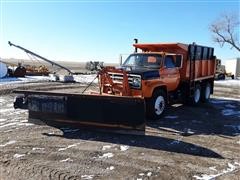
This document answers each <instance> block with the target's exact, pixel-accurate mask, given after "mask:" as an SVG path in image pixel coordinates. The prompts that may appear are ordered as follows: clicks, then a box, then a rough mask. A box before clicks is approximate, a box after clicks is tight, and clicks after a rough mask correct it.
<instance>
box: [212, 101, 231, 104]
mask: <svg viewBox="0 0 240 180" xmlns="http://www.w3.org/2000/svg"><path fill="white" fill-rule="evenodd" d="M210 102H211V103H212V104H224V103H228V101H223V100H210Z"/></svg>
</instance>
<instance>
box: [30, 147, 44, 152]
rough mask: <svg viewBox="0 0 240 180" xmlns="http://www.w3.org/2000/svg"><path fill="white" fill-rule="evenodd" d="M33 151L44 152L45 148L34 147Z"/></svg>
mask: <svg viewBox="0 0 240 180" xmlns="http://www.w3.org/2000/svg"><path fill="white" fill-rule="evenodd" d="M32 150H33V151H37V150H40V151H42V150H44V148H38V147H34V148H32Z"/></svg>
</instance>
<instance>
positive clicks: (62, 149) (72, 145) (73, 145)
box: [58, 143, 79, 151]
mask: <svg viewBox="0 0 240 180" xmlns="http://www.w3.org/2000/svg"><path fill="white" fill-rule="evenodd" d="M78 144H79V143H75V144H71V145H69V146H67V147H65V148H59V149H58V151H65V150H67V149H69V148H72V147H75V146H77V145H78Z"/></svg>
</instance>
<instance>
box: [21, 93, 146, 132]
mask: <svg viewBox="0 0 240 180" xmlns="http://www.w3.org/2000/svg"><path fill="white" fill-rule="evenodd" d="M24 94H25V95H26V96H27V102H28V110H29V121H32V122H34V120H40V121H42V122H44V123H46V124H48V125H51V126H57V127H59V126H61V127H66V126H68V127H74V128H77V127H87V128H96V127H97V128H99V129H108V130H113V131H118V130H127V131H128V130H135V131H137V132H143V131H145V104H144V99H143V98H136V97H118V96H117V97H116V96H103V95H81V94H63V93H49V92H36V91H35V92H34V91H32V93H31V92H29V91H28V92H25V93H24Z"/></svg>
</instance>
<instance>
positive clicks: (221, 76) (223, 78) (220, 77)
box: [217, 74, 225, 80]
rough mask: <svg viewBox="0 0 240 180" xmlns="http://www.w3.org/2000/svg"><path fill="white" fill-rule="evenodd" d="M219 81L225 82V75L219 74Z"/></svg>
mask: <svg viewBox="0 0 240 180" xmlns="http://www.w3.org/2000/svg"><path fill="white" fill-rule="evenodd" d="M217 79H218V80H225V75H224V74H219V75H218V77H217Z"/></svg>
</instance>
